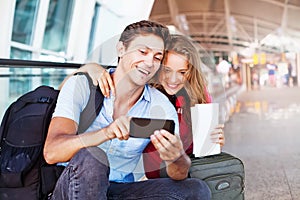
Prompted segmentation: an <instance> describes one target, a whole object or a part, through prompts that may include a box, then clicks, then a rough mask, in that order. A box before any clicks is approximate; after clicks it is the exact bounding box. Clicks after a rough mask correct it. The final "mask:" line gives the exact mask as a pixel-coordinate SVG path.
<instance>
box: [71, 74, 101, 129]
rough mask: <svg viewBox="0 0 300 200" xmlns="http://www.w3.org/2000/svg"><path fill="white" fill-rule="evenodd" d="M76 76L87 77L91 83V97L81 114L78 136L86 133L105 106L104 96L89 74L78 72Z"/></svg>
mask: <svg viewBox="0 0 300 200" xmlns="http://www.w3.org/2000/svg"><path fill="white" fill-rule="evenodd" d="M75 75H85V76H86V78H87V79H88V82H89V87H90V96H89V101H88V103H87V105H86V107H85V108H84V109H83V111H82V112H81V114H80V119H79V125H78V134H81V133H83V132H84V131H86V130H87V129H88V128H89V126H90V125H91V124H92V123H93V121H94V120H95V119H96V117H97V116H98V114H99V113H100V110H101V108H102V105H103V99H104V96H103V94H102V92H101V91H100V89H99V87H98V86H95V85H94V84H93V81H92V79H91V77H90V76H89V75H88V74H87V73H83V72H78V73H76V74H75Z"/></svg>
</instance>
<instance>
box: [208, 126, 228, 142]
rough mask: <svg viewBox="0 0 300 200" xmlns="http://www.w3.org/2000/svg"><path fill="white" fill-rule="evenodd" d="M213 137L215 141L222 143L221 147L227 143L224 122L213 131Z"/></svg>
mask: <svg viewBox="0 0 300 200" xmlns="http://www.w3.org/2000/svg"><path fill="white" fill-rule="evenodd" d="M211 139H212V140H213V142H215V143H217V144H220V146H221V147H223V146H224V144H225V136H224V124H219V125H217V126H216V128H215V129H214V130H213V131H212V133H211Z"/></svg>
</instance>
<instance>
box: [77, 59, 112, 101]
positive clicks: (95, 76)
mask: <svg viewBox="0 0 300 200" xmlns="http://www.w3.org/2000/svg"><path fill="white" fill-rule="evenodd" d="M76 72H87V73H88V74H89V76H90V77H91V78H92V80H93V84H94V85H99V87H100V90H101V92H102V93H103V95H104V96H105V97H109V95H110V90H111V92H112V95H113V96H114V95H115V86H114V83H113V81H112V78H111V76H110V74H109V73H108V72H107V71H106V70H105V69H104V68H103V67H102V66H101V65H99V64H97V63H89V64H85V65H83V66H81V67H80V68H79V69H78V70H77V71H76Z"/></svg>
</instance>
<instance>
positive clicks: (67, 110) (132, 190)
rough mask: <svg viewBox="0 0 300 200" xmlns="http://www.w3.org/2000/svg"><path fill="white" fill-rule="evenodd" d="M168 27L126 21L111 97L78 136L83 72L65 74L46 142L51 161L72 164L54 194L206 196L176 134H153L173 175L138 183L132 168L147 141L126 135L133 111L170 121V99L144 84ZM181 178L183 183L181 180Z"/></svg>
mask: <svg viewBox="0 0 300 200" xmlns="http://www.w3.org/2000/svg"><path fill="white" fill-rule="evenodd" d="M168 38H169V32H168V30H167V28H166V27H165V26H163V25H161V24H158V23H155V22H151V21H145V20H143V21H140V22H137V23H133V24H130V25H128V26H127V27H126V28H125V30H124V31H123V33H122V34H121V37H120V40H119V43H118V44H117V52H118V58H119V62H118V66H117V68H116V70H115V71H113V70H112V71H111V76H112V79H113V83H114V85H115V86H116V89H115V94H116V95H115V97H113V98H104V101H103V107H102V109H101V111H100V114H99V115H98V116H97V118H96V120H95V121H94V122H93V124H92V125H91V126H90V127H89V128H88V130H87V131H86V132H85V133H83V134H80V135H77V134H76V133H77V130H78V123H79V117H80V112H81V111H82V109H83V108H84V107H85V105H86V104H87V101H88V97H89V89H88V88H89V87H88V81H87V79H86V78H85V76H73V77H70V78H69V79H68V80H67V81H66V82H65V84H64V86H63V87H62V90H61V92H60V94H59V98H58V102H57V107H56V110H55V112H54V114H53V118H52V120H51V123H50V127H49V131H48V136H47V139H46V143H45V148H44V156H45V159H46V161H47V162H48V163H60V162H69V163H68V165H67V166H66V168H65V170H64V172H63V173H62V175H61V177H60V178H59V180H58V182H57V184H56V187H55V190H54V191H53V195H52V199H75V198H78V199H107V198H108V199H147V198H148V199H175V198H176V199H209V197H210V191H209V189H208V187H207V185H206V184H205V183H204V182H203V181H201V180H197V179H185V178H186V177H187V174H188V169H189V167H190V164H191V161H190V159H189V157H188V156H187V155H186V154H185V153H184V150H183V147H182V143H181V141H180V138H179V136H178V134H176V135H173V134H171V133H169V132H167V131H166V130H157V131H155V133H154V134H153V135H152V136H151V142H153V144H154V145H155V147H156V148H157V150H158V152H159V153H160V157H161V158H162V159H163V160H165V161H166V164H167V173H168V175H169V177H170V178H166V179H155V180H147V181H140V182H136V181H135V180H134V175H133V172H134V170H135V168H136V166H137V163H138V161H139V159H140V156H141V154H142V151H143V149H144V148H145V147H146V145H147V144H148V143H149V142H150V140H149V139H140V138H132V137H129V120H130V117H144V118H164V119H172V120H174V121H175V123H176V128H175V132H176V133H178V119H177V114H176V111H175V109H174V107H173V106H172V104H171V103H170V102H169V100H168V99H167V98H166V97H165V96H164V95H163V94H161V93H160V92H158V91H157V90H156V89H154V88H150V87H149V86H148V85H147V84H146V83H147V82H148V81H149V80H150V79H151V78H152V77H153V75H154V74H155V73H156V71H157V70H158V69H159V67H160V64H161V61H162V58H163V55H164V47H165V43H166V42H167V40H168ZM178 180H180V181H178Z"/></svg>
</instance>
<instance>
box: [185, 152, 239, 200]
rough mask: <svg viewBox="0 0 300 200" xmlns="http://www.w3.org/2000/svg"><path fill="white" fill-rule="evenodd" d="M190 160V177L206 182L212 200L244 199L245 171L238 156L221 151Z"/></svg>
mask: <svg viewBox="0 0 300 200" xmlns="http://www.w3.org/2000/svg"><path fill="white" fill-rule="evenodd" d="M191 160H192V166H191V168H190V171H189V174H190V177H191V178H199V179H202V180H204V181H205V182H206V183H207V185H208V186H209V188H210V190H211V193H212V200H244V187H245V185H244V182H245V171H244V164H243V162H242V161H241V160H240V159H239V158H237V157H235V156H233V155H230V154H228V153H225V152H222V153H220V154H217V155H211V156H206V157H201V158H191Z"/></svg>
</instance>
